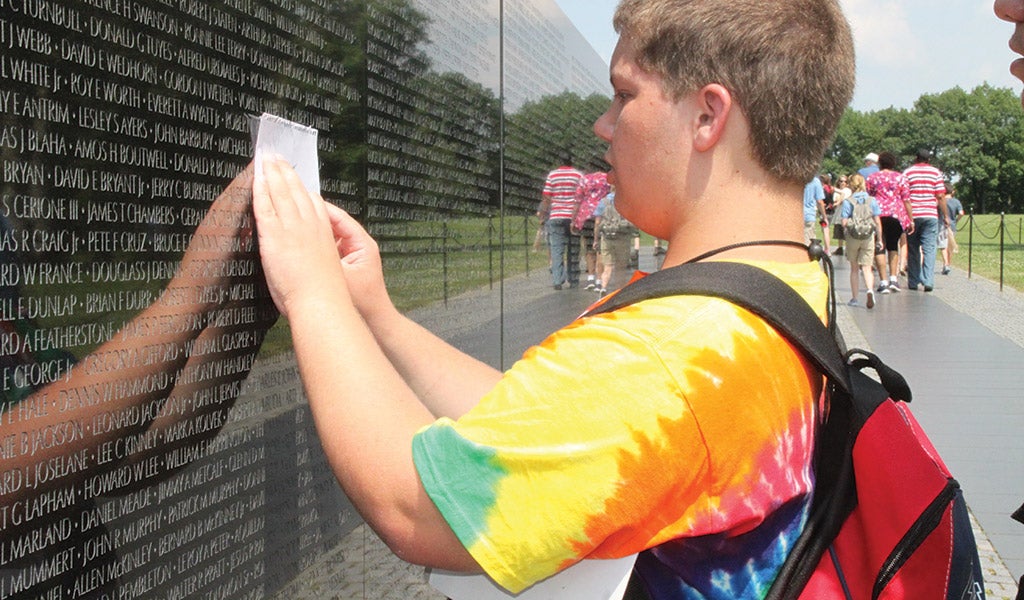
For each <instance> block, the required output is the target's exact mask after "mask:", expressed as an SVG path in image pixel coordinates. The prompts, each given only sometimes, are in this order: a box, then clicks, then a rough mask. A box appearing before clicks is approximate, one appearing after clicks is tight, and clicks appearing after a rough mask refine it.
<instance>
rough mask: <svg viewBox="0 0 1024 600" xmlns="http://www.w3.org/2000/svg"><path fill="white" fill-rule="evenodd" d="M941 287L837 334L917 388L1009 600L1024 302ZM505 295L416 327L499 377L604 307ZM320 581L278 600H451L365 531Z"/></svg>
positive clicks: (903, 299)
mask: <svg viewBox="0 0 1024 600" xmlns="http://www.w3.org/2000/svg"><path fill="white" fill-rule="evenodd" d="M650 260H651V259H650V257H649V256H643V257H642V262H641V268H645V269H649V268H650V265H651V262H650ZM836 263H837V271H836V288H837V293H838V295H839V299H840V301H841V302H842V303H845V301H846V300H848V299H849V270H848V264H847V263H846V261H845V259H842V258H839V259H838V260H837V261H836ZM936 279H937V281H936V289H935V291H934V292H932V293H928V294H925V293H924V292H911V291H904V292H902V293H900V294H891V295H885V296H879V297H878V304H877V306H876V307H875V308H874V309H873V310H871V311H868V310H866V309H864V308H851V307H847V306H845V304H842V305H841V308H840V310H839V314H838V322H839V325H840V328H841V330H842V332H843V334H844V336H845V338H846V340H847V342H848V344H849V345H850V346H857V347H863V348H867V349H872V350H874V351H875V352H877V353H879V354H880V355H881V356H882V357H883V358H885V360H886V361H887V362H888V363H889V364H890V365H891V366H893V367H894V368H896V369H898V370H899V371H901V372H902V373H903V374H904V376H905V377H906V378H907V380H908V382H909V383H910V385H911V388H912V389H913V391H914V394H915V401H914V402H913V403H912V404H911V406H912V408H913V410H914V414H915V415H916V416H917V418H918V419H919V420H920V421H921V423H922V425H923V426H924V428H925V429H926V431H927V432H928V434H929V436H930V437H931V438H932V441H933V442H934V443H935V445H936V447H937V448H938V449H939V451H940V452H941V454H942V456H943V458H944V459H945V461H946V462H947V464H948V465H949V467H950V469H951V470H952V472H953V473H954V474H955V475H956V477H957V478H958V479H959V480H960V482H961V484H962V486H963V488H964V490H965V497H966V499H967V503H968V505H969V507H970V509H971V512H972V513H973V516H974V517H975V535H976V537H977V539H978V543H979V547H980V550H981V553H982V562H983V566H984V570H985V578H986V587H987V595H988V598H989V599H1007V600H1010V599H1012V598H1013V597H1014V595H1015V594H1016V591H1017V586H1016V583H1015V581H1016V580H1018V579H1019V578H1020V576H1021V575H1022V573H1024V525H1021V524H1018V523H1016V522H1014V521H1012V520H1011V519H1010V517H1009V515H1010V513H1011V512H1012V511H1013V510H1015V509H1016V508H1017V506H1019V505H1020V503H1021V502H1022V501H1024V435H1021V434H1022V432H1024V401H1022V398H1024V394H1022V391H1024V369H1022V368H1021V366H1022V365H1024V295H1021V294H1020V293H1017V292H1015V291H1012V290H1008V291H1003V292H1000V291H999V289H998V286H997V285H995V284H993V283H992V282H989V281H986V280H984V279H980V278H978V277H975V278H973V279H968V278H967V276H966V274H965V273H964V272H963V271H959V270H954V271H953V273H952V274H951V275H949V276H942V275H937V276H936ZM500 291H501V288H500V286H496V288H495V290H483V291H480V292H474V293H470V294H466V295H464V296H462V297H460V298H457V299H455V300H453V301H451V302H449V306H448V309H447V310H437V309H433V310H421V311H416V312H415V313H413V314H412V315H411V316H413V318H415V319H416V320H417V321H419V322H421V323H423V324H424V325H425V326H427V327H428V328H430V329H431V330H433V331H436V332H439V333H440V334H441V335H442V336H443V337H445V338H446V339H449V340H450V341H451V342H452V343H453V344H455V345H456V346H458V347H460V348H462V349H464V350H466V351H467V352H470V353H472V354H474V355H476V356H478V357H480V358H481V359H482V360H485V361H487V362H489V363H490V364H493V365H495V366H498V367H500V366H502V363H504V366H507V365H508V364H510V363H511V362H513V361H514V360H515V358H517V357H518V356H519V355H521V354H522V352H523V350H525V349H526V348H527V347H529V346H530V345H532V344H534V343H536V342H538V341H540V340H541V339H543V338H544V336H546V335H547V334H548V333H549V332H551V331H553V330H554V329H556V328H558V327H560V326H562V325H564V324H566V323H568V322H569V321H571V320H572V318H574V317H575V316H576V315H577V314H579V313H580V312H581V311H582V310H583V309H585V308H586V307H587V306H588V305H589V304H590V303H591V302H592V301H593V300H594V299H595V298H596V295H594V294H593V293H592V292H586V291H584V290H566V291H562V292H555V291H554V290H552V289H551V286H550V282H549V280H548V275H547V273H546V272H540V271H534V272H533V273H531V274H529V275H526V276H518V277H515V278H511V279H510V280H508V281H507V282H506V283H505V286H504V296H501V295H500V294H499V292H500ZM502 298H504V299H503V300H502ZM861 300H862V302H863V291H862V292H861ZM502 311H504V314H505V316H506V327H505V329H504V332H502V330H501V328H500V320H499V315H500V314H501V313H502ZM496 338H498V339H501V344H500V346H499V345H498V344H495V343H494V340H495V339H496ZM499 348H501V349H503V351H499ZM313 569H314V571H313V572H315V573H316V575H315V576H313V577H307V578H303V581H302V582H296V584H295V585H293V586H291V587H289V588H287V589H285V590H283V591H282V592H281V593H280V594H279V595H278V597H279V598H289V599H292V598H295V599H300V598H309V599H324V598H337V599H343V600H351V599H355V598H365V599H370V598H372V599H392V598H393V599H395V600H420V599H422V600H435V599H439V600H440V599H442V598H443V597H442V596H441V595H439V594H437V593H436V592H434V591H433V590H432V589H430V588H429V586H427V585H426V584H425V583H424V577H423V574H422V569H418V568H415V567H411V566H409V565H406V564H405V563H402V562H401V561H399V560H398V559H395V558H394V557H393V556H392V555H391V554H390V553H389V552H388V551H387V550H386V548H384V547H383V545H382V544H381V543H380V542H379V540H377V538H376V537H375V536H374V535H373V534H372V533H371V532H368V530H367V529H366V527H365V526H362V527H359V528H357V529H356V530H355V531H354V532H353V533H352V534H350V535H349V536H348V537H347V538H346V539H345V540H344V541H343V543H342V544H340V545H339V547H338V548H337V550H336V551H335V552H333V553H331V554H329V555H326V556H324V557H323V558H322V560H321V561H320V562H319V563H318V564H317V565H316V566H314V567H313Z"/></svg>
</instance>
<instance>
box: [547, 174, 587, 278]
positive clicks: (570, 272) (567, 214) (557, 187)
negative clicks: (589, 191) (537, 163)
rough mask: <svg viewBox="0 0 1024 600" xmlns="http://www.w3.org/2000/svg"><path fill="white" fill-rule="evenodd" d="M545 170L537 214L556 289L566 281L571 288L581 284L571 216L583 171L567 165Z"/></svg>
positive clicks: (578, 239)
mask: <svg viewBox="0 0 1024 600" xmlns="http://www.w3.org/2000/svg"><path fill="white" fill-rule="evenodd" d="M571 162H572V161H571V160H570V159H566V161H565V164H563V165H562V166H560V167H558V168H557V169H555V170H553V171H551V172H550V173H548V176H547V179H545V180H544V192H543V195H544V197H543V199H542V200H541V203H540V210H539V211H538V212H539V215H540V218H541V219H545V224H544V226H545V228H546V229H547V234H548V247H549V248H550V250H551V282H552V284H553V285H554V288H555V289H556V290H560V289H562V288H563V286H565V285H566V284H568V285H569V287H570V288H576V287H579V285H580V234H579V232H578V231H577V232H575V233H574V232H573V229H572V218H573V216H574V215H575V214H576V189H577V188H578V187H579V186H580V184H582V183H583V173H582V172H581V171H580V170H579V169H575V168H573V167H571V166H569V164H570V163H571Z"/></svg>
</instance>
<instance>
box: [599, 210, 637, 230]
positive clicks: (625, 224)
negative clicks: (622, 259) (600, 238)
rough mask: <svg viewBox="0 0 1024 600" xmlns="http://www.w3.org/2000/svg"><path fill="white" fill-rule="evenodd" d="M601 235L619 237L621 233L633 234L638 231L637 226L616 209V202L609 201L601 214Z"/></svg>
mask: <svg viewBox="0 0 1024 600" xmlns="http://www.w3.org/2000/svg"><path fill="white" fill-rule="evenodd" d="M600 233H601V235H604V236H608V237H618V236H620V235H630V236H631V235H633V234H634V233H636V226H635V225H633V224H632V223H630V222H629V221H627V220H626V218H625V217H623V216H622V215H621V214H619V211H617V210H615V203H614V202H609V203H608V204H607V205H606V206H605V207H604V213H602V215H601V231H600Z"/></svg>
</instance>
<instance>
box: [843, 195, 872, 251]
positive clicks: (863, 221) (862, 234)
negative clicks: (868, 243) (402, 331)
mask: <svg viewBox="0 0 1024 600" xmlns="http://www.w3.org/2000/svg"><path fill="white" fill-rule="evenodd" d="M858 196H859V197H858ZM858 200H860V202H858ZM847 202H849V203H851V204H853V217H851V218H850V220H849V222H848V223H847V224H846V235H848V236H850V237H852V238H855V239H858V240H866V239H868V238H869V237H871V236H872V235H873V234H874V233H875V215H874V214H872V212H871V197H870V196H868V195H867V194H863V195H861V194H860V193H858V194H854V195H853V197H851V198H850V199H849V200H847Z"/></svg>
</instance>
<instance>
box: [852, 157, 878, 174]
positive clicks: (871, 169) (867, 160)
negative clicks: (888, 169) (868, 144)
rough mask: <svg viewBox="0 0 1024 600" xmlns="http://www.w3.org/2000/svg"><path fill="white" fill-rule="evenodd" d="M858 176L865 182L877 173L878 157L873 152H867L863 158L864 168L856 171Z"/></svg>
mask: <svg viewBox="0 0 1024 600" xmlns="http://www.w3.org/2000/svg"><path fill="white" fill-rule="evenodd" d="M857 172H858V173H860V176H861V177H863V178H864V179H865V180H866V179H867V178H868V177H870V176H871V175H873V174H874V173H877V172H878V155H877V154H875V153H874V152H868V154H867V156H865V157H864V168H863V169H860V170H858V171H857Z"/></svg>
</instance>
